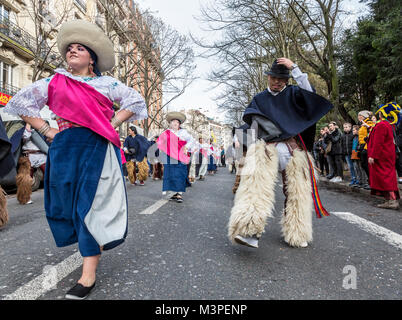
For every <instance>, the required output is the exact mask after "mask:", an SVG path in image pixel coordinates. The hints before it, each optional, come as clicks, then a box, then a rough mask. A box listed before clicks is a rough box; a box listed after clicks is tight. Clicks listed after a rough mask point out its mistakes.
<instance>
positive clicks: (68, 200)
mask: <svg viewBox="0 0 402 320" xmlns="http://www.w3.org/2000/svg"><path fill="white" fill-rule="evenodd" d="M44 189H45V190H44V191H45V210H46V218H47V221H48V223H49V226H50V229H51V231H52V234H53V237H54V239H55V242H56V245H57V246H58V247H64V246H68V245H71V244H74V243H76V242H78V248H79V251H80V253H81V255H82V256H83V257H88V256H95V255H98V254H100V253H101V251H100V247H101V246H103V250H109V249H112V248H114V247H116V246H118V245H119V244H121V243H123V242H124V239H125V238H126V235H127V211H128V210H127V194H126V189H125V183H124V177H123V172H122V166H121V154H120V150H119V148H117V147H116V146H114V145H112V144H111V143H110V142H109V141H108V140H106V139H105V138H103V137H102V136H100V135H98V134H97V133H95V132H93V131H91V130H89V129H87V128H82V127H79V128H70V129H67V130H64V131H62V132H60V133H58V134H57V135H56V136H55V138H54V141H53V142H52V145H51V147H50V148H49V152H48V158H47V163H46V170H45V182H44Z"/></svg>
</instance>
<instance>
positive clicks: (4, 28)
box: [0, 15, 61, 63]
mask: <svg viewBox="0 0 402 320" xmlns="http://www.w3.org/2000/svg"><path fill="white" fill-rule="evenodd" d="M0 33H2V34H4V35H5V36H7V37H8V38H10V39H11V40H13V41H15V42H16V43H18V44H19V45H21V46H22V47H24V48H26V49H28V50H29V51H31V52H32V54H33V55H38V56H39V57H40V58H42V59H45V58H46V55H48V58H49V59H50V60H51V61H50V63H52V62H54V61H56V60H58V61H60V59H61V57H60V56H59V55H58V54H56V53H54V52H50V51H51V49H50V47H49V45H48V44H47V43H45V42H43V43H41V44H39V47H38V45H37V42H36V39H35V38H34V37H33V36H31V35H30V34H29V33H28V32H26V31H25V30H24V29H22V28H20V27H19V26H17V25H16V24H15V23H13V22H11V21H10V20H9V19H6V18H5V17H3V16H1V15H0ZM49 52H50V54H49Z"/></svg>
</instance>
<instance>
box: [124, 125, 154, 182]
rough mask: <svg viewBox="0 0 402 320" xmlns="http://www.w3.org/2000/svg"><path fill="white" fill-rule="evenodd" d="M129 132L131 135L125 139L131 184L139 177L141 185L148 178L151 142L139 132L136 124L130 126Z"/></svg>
mask: <svg viewBox="0 0 402 320" xmlns="http://www.w3.org/2000/svg"><path fill="white" fill-rule="evenodd" d="M128 133H129V136H128V137H127V138H126V140H125V141H124V152H125V154H126V155H127V157H126V160H127V164H126V165H127V172H128V178H129V180H130V183H131V184H137V179H138V181H139V183H140V186H143V185H145V181H146V180H147V179H148V172H149V166H148V162H147V152H148V149H149V147H150V146H151V143H150V142H149V141H148V140H147V139H146V138H145V137H144V136H142V135H140V134H138V132H137V128H136V127H134V126H131V127H129V129H128ZM137 169H138V176H137Z"/></svg>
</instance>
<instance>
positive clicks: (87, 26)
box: [57, 20, 115, 72]
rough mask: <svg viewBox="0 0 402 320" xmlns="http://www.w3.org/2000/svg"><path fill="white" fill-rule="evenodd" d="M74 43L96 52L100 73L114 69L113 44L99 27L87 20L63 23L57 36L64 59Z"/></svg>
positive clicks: (58, 45)
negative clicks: (69, 47)
mask: <svg viewBox="0 0 402 320" xmlns="http://www.w3.org/2000/svg"><path fill="white" fill-rule="evenodd" d="M72 43H79V44H82V45H85V46H87V47H88V48H90V49H91V50H92V51H93V52H95V54H96V55H97V57H98V61H97V63H96V65H97V67H98V70H99V71H100V72H105V71H108V70H110V69H112V68H113V67H114V63H115V61H114V48H113V43H112V41H111V40H110V39H109V38H108V37H107V36H106V34H105V33H104V32H103V31H102V30H101V29H100V28H99V27H98V26H97V25H95V24H93V23H91V22H89V21H86V20H72V21H68V22H65V23H63V24H62V25H61V27H60V31H59V33H58V35H57V47H58V48H59V52H60V54H61V55H62V57H63V58H64V59H66V52H67V48H68V46H69V45H70V44H72Z"/></svg>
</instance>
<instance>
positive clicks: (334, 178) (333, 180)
mask: <svg viewBox="0 0 402 320" xmlns="http://www.w3.org/2000/svg"><path fill="white" fill-rule="evenodd" d="M336 178H337V177H333V178H332V179H331V180H329V182H335V180H336Z"/></svg>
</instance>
